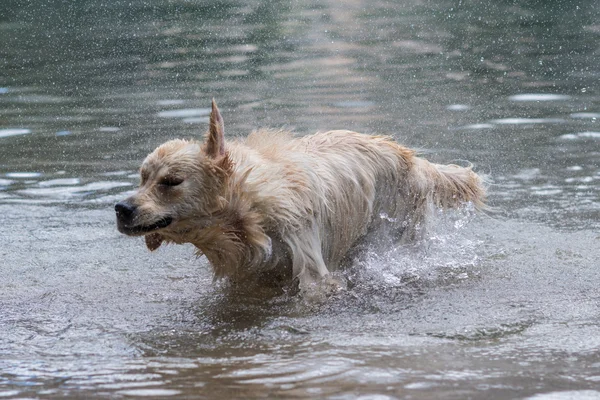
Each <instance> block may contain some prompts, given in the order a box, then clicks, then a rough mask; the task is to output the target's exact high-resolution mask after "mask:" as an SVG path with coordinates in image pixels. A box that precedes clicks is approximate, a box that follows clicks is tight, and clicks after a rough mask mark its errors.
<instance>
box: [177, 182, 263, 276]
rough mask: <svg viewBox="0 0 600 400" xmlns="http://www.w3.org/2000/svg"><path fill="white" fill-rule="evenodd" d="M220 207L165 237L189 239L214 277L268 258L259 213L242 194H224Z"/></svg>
mask: <svg viewBox="0 0 600 400" xmlns="http://www.w3.org/2000/svg"><path fill="white" fill-rule="evenodd" d="M227 197H228V200H227V201H225V202H224V204H223V205H222V208H221V209H219V210H217V211H215V212H213V213H211V215H210V216H206V217H203V218H201V219H198V220H196V221H190V223H188V224H186V225H187V226H185V227H183V230H182V232H181V234H175V235H173V236H172V237H170V238H169V239H170V240H171V241H174V242H176V243H191V244H193V245H194V246H195V247H196V248H197V249H198V253H199V254H200V255H201V254H204V255H205V256H206V258H207V259H208V260H209V262H210V264H211V265H212V267H213V269H214V272H215V276H216V277H224V276H228V277H236V276H238V277H241V276H242V275H245V274H247V273H252V270H253V269H256V268H259V267H260V266H261V265H263V264H264V263H265V262H267V261H268V260H269V258H270V257H271V252H272V243H271V239H270V237H269V236H268V235H266V234H265V232H264V229H263V226H262V222H263V217H262V216H261V215H260V214H259V213H258V212H256V211H254V210H253V209H252V208H253V207H252V204H250V203H249V202H247V201H246V200H245V199H244V198H243V197H244V196H235V195H233V196H232V195H231V194H230V195H229V196H227Z"/></svg>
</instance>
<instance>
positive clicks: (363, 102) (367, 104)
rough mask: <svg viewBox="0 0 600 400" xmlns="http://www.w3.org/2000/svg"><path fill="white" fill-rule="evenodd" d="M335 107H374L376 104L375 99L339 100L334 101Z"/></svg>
mask: <svg viewBox="0 0 600 400" xmlns="http://www.w3.org/2000/svg"><path fill="white" fill-rule="evenodd" d="M333 105H334V106H335V107H342V108H363V107H372V106H374V105H375V102H373V101H366V100H355V101H338V102H337V103H333Z"/></svg>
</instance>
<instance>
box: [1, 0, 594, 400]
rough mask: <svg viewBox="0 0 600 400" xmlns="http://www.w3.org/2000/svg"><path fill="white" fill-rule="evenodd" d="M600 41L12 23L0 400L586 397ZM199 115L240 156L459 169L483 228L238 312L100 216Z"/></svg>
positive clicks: (16, 17)
mask: <svg viewBox="0 0 600 400" xmlns="http://www.w3.org/2000/svg"><path fill="white" fill-rule="evenodd" d="M599 21H600V7H598V3H597V1H592V0H589V1H586V0H583V1H570V0H560V1H552V0H548V1H535V0H499V1H493V0H482V1H476V0H457V1H447V0H442V1H420V0H402V1H379V0H378V1H360V0H349V1H316V0H314V1H305V0H297V1H277V0H270V1H258V0H248V1H235V0H231V1H227V0H223V1H210V0H205V1H201V0H197V1H193V0H188V1H184V0H127V1H121V0H111V1H100V0H87V1H86V0H73V1H59V0H48V1H45V0H3V1H2V4H0V276H2V278H1V279H0V396H5V397H8V398H10V397H32V398H34V397H38V398H41V397H44V398H53V397H56V398H58V397H61V398H64V397H73V398H81V397H86V398H92V397H95V396H97V397H111V398H118V397H127V396H146V397H161V396H162V397H164V396H175V397H176V396H187V398H253V397H269V396H272V397H295V398H302V397H306V398H317V397H320V398H326V397H328V398H336V399H350V398H378V399H379V398H416V399H418V398H486V399H492V398H526V397H528V396H534V395H535V396H536V397H535V398H536V399H543V398H552V399H555V398H560V399H563V398H565V399H566V398H598V397H600V392H597V391H595V390H596V389H595V387H596V386H595V385H597V382H598V381H600V358H599V357H598V355H597V346H598V345H599V343H597V342H598V340H597V338H598V337H600V336H599V334H600V330H599V329H598V326H599V325H598V324H599V322H600V321H599V320H598V315H599V313H598V311H599V310H598V306H597V299H598V298H600V292H599V290H598V288H597V287H598V282H599V280H598V279H599V278H600V277H599V276H598V274H599V272H598V271H597V269H598V268H597V267H598V265H600V251H599V250H598V249H599V248H600V246H599V244H600V242H599V240H600V236H599V234H598V232H599V228H600V198H599V195H600V186H599V185H598V182H599V180H600V127H599V122H598V119H599V118H600V97H599V85H598V82H599V78H600V45H599V43H600V22H599ZM212 98H215V99H216V100H217V102H218V103H219V106H220V108H221V111H222V114H223V116H224V120H225V126H226V128H225V129H226V135H228V136H229V137H239V136H245V135H247V134H248V133H249V132H250V131H252V130H253V129H256V128H258V127H272V128H280V127H283V128H286V129H290V130H293V131H294V132H295V133H296V134H297V135H304V134H308V133H312V132H315V131H317V130H320V131H324V130H328V129H351V130H356V131H360V132H365V133H379V134H389V135H392V136H393V137H394V138H396V139H397V140H398V141H400V142H401V143H403V144H405V145H407V146H410V147H413V148H417V149H419V151H420V153H421V154H422V155H423V156H424V157H426V158H428V159H429V160H431V161H435V162H443V163H459V164H464V163H466V162H472V163H473V164H474V165H475V169H476V170H477V171H478V172H480V173H483V174H486V175H487V176H488V177H489V181H490V188H489V193H490V195H489V199H490V204H491V205H492V206H493V207H494V212H493V213H491V214H489V215H479V216H473V215H471V214H470V213H468V212H464V213H457V214H456V215H451V216H443V217H440V221H439V223H438V226H437V229H436V230H434V231H433V233H432V234H431V237H430V239H429V241H428V242H427V243H426V244H425V245H424V246H423V248H421V249H401V248H392V249H390V250H389V252H385V254H381V253H376V252H374V253H370V254H367V255H366V256H365V257H364V258H362V259H360V260H357V265H356V268H354V269H353V270H351V271H346V272H344V277H345V278H346V279H348V280H349V282H350V283H351V289H349V291H348V293H345V294H343V295H340V297H339V298H337V299H332V300H331V301H330V302H328V303H327V304H326V305H321V306H314V305H308V306H307V305H305V304H303V303H302V301H300V300H298V299H293V298H287V297H285V296H284V297H282V298H277V299H270V300H265V299H261V298H257V297H256V296H252V295H250V294H236V295H230V294H229V292H228V290H229V289H228V288H227V284H226V283H213V282H212V278H211V274H210V271H209V270H208V268H207V265H206V262H205V260H204V259H196V258H195V257H194V256H193V249H192V248H190V247H186V246H183V247H181V246H180V247H174V246H171V247H167V248H165V249H161V250H160V251H159V252H158V253H157V254H148V253H147V252H146V251H145V249H144V248H143V244H142V243H141V242H140V241H136V240H134V239H126V238H122V237H120V236H119V234H118V233H117V232H116V229H115V227H114V216H113V212H112V205H113V203H114V202H115V201H117V200H118V199H121V198H123V197H125V196H126V195H127V194H128V193H129V192H130V191H131V190H133V188H134V187H135V185H137V182H138V178H137V168H138V167H139V165H140V163H141V160H143V158H144V157H145V155H146V154H147V153H148V152H150V151H151V150H152V149H154V148H155V147H156V146H157V145H158V144H160V143H162V142H164V141H165V140H168V139H171V138H177V137H183V138H200V137H201V135H203V133H204V132H205V130H206V128H207V122H208V113H209V107H210V101H211V99H212ZM360 396H366V397H360ZM369 396H373V397H369ZM377 396H379V397H377ZM543 396H550V397H543ZM551 396H559V397H551ZM560 396H563V397H560ZM564 396H567V397H564ZM568 396H575V397H568ZM585 396H591V397H585Z"/></svg>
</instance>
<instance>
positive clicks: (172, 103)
mask: <svg viewBox="0 0 600 400" xmlns="http://www.w3.org/2000/svg"><path fill="white" fill-rule="evenodd" d="M184 103H185V100H180V99H173V100H168V99H167V100H158V101H157V102H156V104H158V105H159V106H178V105H181V104H184Z"/></svg>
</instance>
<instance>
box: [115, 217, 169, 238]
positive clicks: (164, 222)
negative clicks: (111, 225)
mask: <svg viewBox="0 0 600 400" xmlns="http://www.w3.org/2000/svg"><path fill="white" fill-rule="evenodd" d="M172 222H173V218H171V217H162V218H161V219H159V220H158V221H156V222H153V223H151V224H147V225H127V224H124V223H121V222H120V221H119V222H118V224H117V227H118V229H119V232H121V233H124V234H125V235H129V236H139V235H145V234H147V233H150V232H154V231H156V230H158V229H163V228H166V227H167V226H169V225H171V223H172Z"/></svg>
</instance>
